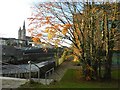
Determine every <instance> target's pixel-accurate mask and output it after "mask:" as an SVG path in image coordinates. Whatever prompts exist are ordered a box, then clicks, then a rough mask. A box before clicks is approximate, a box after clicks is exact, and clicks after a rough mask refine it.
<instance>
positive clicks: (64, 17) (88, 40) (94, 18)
mask: <svg viewBox="0 0 120 90" xmlns="http://www.w3.org/2000/svg"><path fill="white" fill-rule="evenodd" d="M33 9H34V12H33V14H32V16H31V18H28V19H29V20H30V29H29V32H30V33H31V35H32V36H33V37H34V38H33V41H34V42H38V41H41V42H46V43H50V44H54V45H55V46H64V43H66V44H67V46H69V47H68V48H69V49H68V52H69V50H71V51H72V52H71V53H70V54H71V55H72V57H74V61H80V62H81V63H82V66H83V73H84V74H85V76H86V79H87V80H91V79H98V77H99V78H101V77H102V75H101V68H104V69H105V70H106V71H105V74H104V77H108V78H110V77H111V58H112V57H111V56H112V54H113V53H112V52H111V51H112V50H113V48H114V42H115V39H114V38H115V36H116V34H117V26H115V27H113V24H115V21H117V20H118V16H119V11H118V3H117V2H114V3H109V2H106V3H105V2H100V3H95V2H44V3H42V2H41V3H38V4H37V5H36V6H35V7H34V8H33ZM101 53H104V54H103V55H102V54H101ZM66 57H67V56H66ZM106 64H107V65H106ZM98 69H99V71H98Z"/></svg>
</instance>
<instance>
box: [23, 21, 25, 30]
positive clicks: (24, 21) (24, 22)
mask: <svg viewBox="0 0 120 90" xmlns="http://www.w3.org/2000/svg"><path fill="white" fill-rule="evenodd" d="M23 30H25V20H24V23H23Z"/></svg>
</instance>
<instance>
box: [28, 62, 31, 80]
mask: <svg viewBox="0 0 120 90" xmlns="http://www.w3.org/2000/svg"><path fill="white" fill-rule="evenodd" d="M28 64H29V69H30V70H29V81H31V61H28Z"/></svg>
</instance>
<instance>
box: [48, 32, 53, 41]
mask: <svg viewBox="0 0 120 90" xmlns="http://www.w3.org/2000/svg"><path fill="white" fill-rule="evenodd" d="M52 37H53V35H52V34H51V33H50V32H49V33H48V39H49V40H50V39H52Z"/></svg>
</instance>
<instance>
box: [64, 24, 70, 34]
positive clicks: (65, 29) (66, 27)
mask: <svg viewBox="0 0 120 90" xmlns="http://www.w3.org/2000/svg"><path fill="white" fill-rule="evenodd" d="M71 26H72V25H71V24H69V23H67V24H64V26H63V30H62V34H63V35H66V34H67V32H68V29H69V28H70V27H71Z"/></svg>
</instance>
